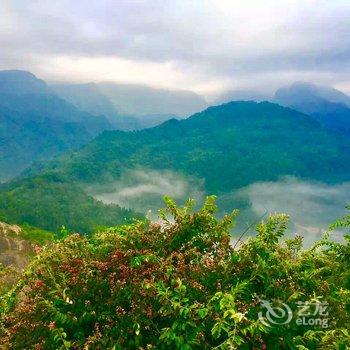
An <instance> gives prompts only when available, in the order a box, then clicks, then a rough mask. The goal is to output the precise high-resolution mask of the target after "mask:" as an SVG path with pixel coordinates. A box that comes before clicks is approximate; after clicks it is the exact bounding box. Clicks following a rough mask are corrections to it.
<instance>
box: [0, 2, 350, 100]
mask: <svg viewBox="0 0 350 350" xmlns="http://www.w3.org/2000/svg"><path fill="white" fill-rule="evenodd" d="M349 18H350V1H349V0H326V1H323V0H301V1H299V0H264V1H263V0H251V1H250V0H216V1H214V0H201V1H199V0H143V1H142V0H139V1H133V0H128V1H126V0H113V1H112V0H89V1H86V0H71V1H68V0H60V1H52V0H47V1H44V0H0V50H1V51H0V69H24V70H29V71H31V72H33V73H34V74H36V75H37V76H38V77H40V78H42V79H44V80H47V81H72V82H89V81H115V82H125V83H138V84H147V85H151V86H156V87H163V88H168V89H187V90H193V91H195V92H197V93H199V94H202V95H204V96H205V97H207V98H208V99H211V98H214V97H215V96H217V95H219V94H220V93H222V92H224V91H226V90H252V91H258V92H261V93H264V94H269V93H271V92H272V91H274V90H275V89H276V88H278V87H280V86H281V85H286V84H289V83H292V82H294V81H310V82H313V83H317V84H322V85H331V86H333V87H335V88H338V89H341V90H342V91H344V92H346V93H350V23H349Z"/></svg>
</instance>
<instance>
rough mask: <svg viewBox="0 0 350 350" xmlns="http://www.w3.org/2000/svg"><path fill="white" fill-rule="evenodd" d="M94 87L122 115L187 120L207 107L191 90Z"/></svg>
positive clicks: (121, 86)
mask: <svg viewBox="0 0 350 350" xmlns="http://www.w3.org/2000/svg"><path fill="white" fill-rule="evenodd" d="M98 86H99V87H100V90H101V91H102V93H103V94H105V95H106V96H107V97H108V98H109V99H110V100H111V101H112V103H113V104H114V106H115V107H116V108H117V109H118V110H119V112H120V113H122V114H129V115H136V116H142V115H177V116H178V117H187V116H189V115H191V114H193V113H196V112H198V111H200V110H202V109H204V108H206V107H207V103H206V101H205V100H204V99H203V98H202V97H201V96H199V95H197V94H196V93H194V92H192V91H186V90H165V89H156V88H152V87H150V86H146V85H137V84H116V83H100V84H98Z"/></svg>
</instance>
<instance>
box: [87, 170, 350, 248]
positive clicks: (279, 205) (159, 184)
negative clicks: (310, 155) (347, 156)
mask: <svg viewBox="0 0 350 350" xmlns="http://www.w3.org/2000/svg"><path fill="white" fill-rule="evenodd" d="M203 185H204V183H203V181H202V180H199V179H195V178H193V177H187V176H184V175H182V174H179V173H176V172H173V171H170V170H169V171H166V170H162V171H160V170H152V169H145V168H139V169H136V170H127V171H125V172H124V173H123V174H122V176H121V178H120V179H119V180H118V181H115V182H113V183H109V184H105V185H95V186H93V187H90V188H88V189H87V192H88V193H89V194H90V195H92V196H93V197H94V198H96V199H98V200H101V201H102V202H104V203H107V204H110V203H115V204H119V205H120V206H122V207H126V208H132V209H135V210H136V211H138V212H142V213H147V214H148V215H149V217H150V218H151V219H152V220H155V219H156V218H157V211H158V209H159V208H162V207H164V203H163V196H164V195H170V196H171V197H172V198H174V199H175V200H176V201H177V202H178V203H180V204H182V203H183V202H184V201H185V200H186V199H188V198H193V199H195V200H196V202H197V204H198V205H200V204H202V203H203V201H204V198H205V196H206V195H207V194H206V193H205V191H204V186H203ZM217 204H218V207H219V213H218V215H219V216H221V215H223V214H225V213H228V212H231V211H232V210H233V209H239V210H240V214H239V216H238V217H237V225H236V227H235V228H234V230H233V241H234V239H235V237H238V236H239V235H240V234H241V233H242V232H243V231H245V229H246V228H247V227H251V228H250V229H249V231H248V232H247V234H246V236H249V235H254V234H255V230H254V227H255V225H256V224H257V223H258V222H259V221H260V220H261V217H262V216H264V219H266V218H267V216H268V215H269V214H272V213H287V214H288V215H289V216H290V224H289V228H288V231H287V236H293V235H295V234H300V235H302V236H304V243H305V244H306V245H310V244H312V243H313V242H315V241H316V240H317V239H319V238H320V237H321V236H322V235H323V233H324V232H325V231H326V230H327V229H328V227H329V225H330V224H332V223H333V222H334V221H335V220H337V219H339V218H340V217H342V216H344V215H345V214H346V210H345V206H346V205H349V204H350V182H346V183H342V184H335V185H331V184H324V183H320V182H310V181H303V180H299V179H297V178H294V177H285V178H282V179H281V180H280V181H276V182H256V183H253V184H251V185H249V186H247V187H244V188H241V189H239V190H237V191H234V192H231V193H227V194H223V195H220V196H219V197H218V200H217ZM342 236H343V232H335V233H334V234H333V238H334V239H335V240H341V239H342Z"/></svg>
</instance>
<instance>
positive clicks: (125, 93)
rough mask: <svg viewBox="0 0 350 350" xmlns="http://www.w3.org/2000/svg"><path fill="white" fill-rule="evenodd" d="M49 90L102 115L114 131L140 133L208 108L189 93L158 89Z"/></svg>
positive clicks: (63, 87) (88, 86)
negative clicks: (137, 131) (141, 130)
mask: <svg viewBox="0 0 350 350" xmlns="http://www.w3.org/2000/svg"><path fill="white" fill-rule="evenodd" d="M50 88H51V89H52V90H53V91H55V93H56V94H58V95H59V96H60V97H62V98H63V99H65V100H67V101H69V102H70V103H72V104H74V105H75V106H76V107H77V108H79V109H81V110H83V111H86V112H89V113H91V114H94V115H100V114H103V115H105V116H106V117H107V118H108V120H109V121H110V123H111V124H112V125H113V126H114V128H115V129H119V130H127V131H128V130H139V129H143V128H149V127H153V126H156V125H158V124H160V123H162V122H164V121H166V120H168V119H170V118H173V117H175V118H183V117H187V116H189V115H191V114H193V113H195V112H198V111H200V110H203V109H204V108H206V107H207V103H206V101H205V100H204V99H203V98H202V97H200V96H199V95H197V94H195V93H193V92H192V91H182V90H165V89H157V88H153V87H150V86H145V85H137V84H120V83H87V84H67V83H66V84H57V83H56V84H51V85H50Z"/></svg>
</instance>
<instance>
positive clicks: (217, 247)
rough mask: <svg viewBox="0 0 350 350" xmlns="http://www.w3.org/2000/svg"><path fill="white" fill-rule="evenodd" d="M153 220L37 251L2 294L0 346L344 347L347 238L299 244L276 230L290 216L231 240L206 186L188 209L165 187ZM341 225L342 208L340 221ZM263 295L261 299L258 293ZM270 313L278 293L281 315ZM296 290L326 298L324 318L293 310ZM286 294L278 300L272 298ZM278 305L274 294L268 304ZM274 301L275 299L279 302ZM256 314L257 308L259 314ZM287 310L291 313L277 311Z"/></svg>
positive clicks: (349, 279) (348, 341)
mask: <svg viewBox="0 0 350 350" xmlns="http://www.w3.org/2000/svg"><path fill="white" fill-rule="evenodd" d="M166 204H167V208H166V209H164V210H163V211H161V213H160V218H161V222H160V223H150V222H145V221H137V222H135V223H134V224H131V225H127V226H119V227H113V228H110V229H107V230H105V232H101V233H98V234H95V235H94V236H92V237H88V236H80V235H78V234H74V235H71V236H68V237H67V238H66V239H64V240H62V241H60V242H56V243H54V244H52V245H50V247H47V248H44V250H43V251H42V252H41V253H40V255H38V256H37V257H36V259H35V260H34V261H33V262H32V263H31V265H30V266H29V267H28V269H27V270H26V272H25V274H24V275H23V277H22V279H21V281H20V283H18V285H17V286H16V287H15V288H14V289H13V290H12V291H11V292H10V293H8V294H6V295H5V296H4V297H3V298H2V301H1V304H0V305H1V311H0V312H1V329H0V333H1V334H0V339H1V340H0V345H1V346H2V347H3V348H4V349H115V350H116V349H183V350H186V349H213V348H216V349H317V348H319V349H346V348H348V347H349V346H350V335H349V333H348V329H350V317H349V311H350V270H349V261H350V239H349V236H346V240H345V243H344V244H341V243H334V242H331V241H330V240H329V239H328V238H327V237H325V238H324V239H323V240H322V241H320V242H318V243H317V244H315V246H313V247H312V248H310V249H308V250H304V249H303V248H302V239H301V237H295V238H293V239H284V240H283V238H282V236H283V234H284V232H285V229H286V227H287V223H288V216H287V215H284V214H277V215H273V216H270V217H269V219H268V220H267V221H266V222H261V223H260V224H259V225H258V226H257V235H256V237H254V238H250V239H248V240H247V241H246V242H244V243H241V244H240V246H239V248H238V249H234V248H233V245H232V244H231V242H230V239H231V235H230V228H231V227H232V225H233V224H234V218H235V216H236V215H237V212H236V211H234V212H233V213H231V214H230V215H226V216H225V217H223V218H222V219H218V218H216V216H215V212H216V206H215V198H214V197H208V199H207V200H206V202H205V204H204V205H203V207H202V208H201V209H200V210H199V211H197V212H193V204H194V203H193V202H192V201H188V202H187V203H186V204H185V206H184V207H178V206H177V205H176V204H175V203H174V202H173V201H172V200H171V199H170V198H166ZM338 225H343V226H346V219H345V220H342V221H340V222H339V223H338ZM264 301H265V304H264ZM266 301H269V302H270V303H271V305H273V307H274V308H273V309H271V310H270V311H271V314H270V316H271V315H273V314H275V316H276V317H277V318H280V316H282V314H283V309H282V306H283V305H284V304H287V305H288V307H289V309H290V312H292V314H290V315H292V316H293V318H292V319H291V320H290V321H289V322H280V323H276V324H275V323H272V324H271V323H270V324H269V323H268V322H267V321H268V318H267V314H266V313H265V312H266V309H265V307H264V305H265V306H266ZM298 302H299V303H300V302H303V303H304V304H303V305H304V306H305V305H308V304H307V303H310V305H318V306H319V305H321V303H323V304H322V305H325V304H324V303H327V305H328V307H329V315H328V316H327V320H328V327H327V328H324V327H322V325H321V324H309V325H299V324H297V322H295V317H296V313H297V311H298V310H299V308H298V306H300V304H298ZM281 303H284V304H281ZM275 305H277V306H275ZM281 305H282V306H281ZM261 315H263V316H261ZM285 316H289V314H285Z"/></svg>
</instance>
